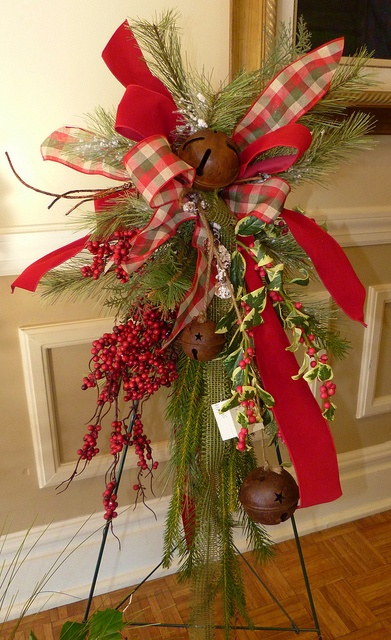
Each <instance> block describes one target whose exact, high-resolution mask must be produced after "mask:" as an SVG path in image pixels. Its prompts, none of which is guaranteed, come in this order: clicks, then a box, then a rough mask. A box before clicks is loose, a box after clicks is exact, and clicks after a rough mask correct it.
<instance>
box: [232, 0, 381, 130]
mask: <svg viewBox="0 0 391 640" xmlns="http://www.w3.org/2000/svg"><path fill="white" fill-rule="evenodd" d="M353 4H354V5H355V6H356V7H357V10H361V12H362V13H364V9H365V8H367V7H368V5H369V4H373V5H374V6H375V8H377V9H380V5H384V6H383V7H382V10H383V11H384V12H385V13H384V15H385V17H386V18H387V19H388V20H391V0H381V2H378V0H360V1H359V2H356V0H355V1H354V2H353ZM311 5H312V9H311V10H310V11H308V10H307V8H308V6H310V8H311ZM321 6H322V7H323V6H324V8H325V10H326V11H327V21H326V18H325V15H323V14H322V13H320V12H321V8H320V7H321ZM336 7H340V9H341V10H345V9H346V7H345V3H341V2H339V1H338V2H335V1H334V0H325V1H322V2H320V1H319V2H316V3H314V2H309V1H308V0H231V74H232V75H234V74H235V73H237V71H238V70H239V69H240V68H245V69H247V70H248V71H250V70H253V69H257V68H259V66H260V63H261V61H262V60H263V59H264V58H265V57H266V56H267V55H268V51H267V42H268V40H269V39H270V38H271V37H273V36H275V35H276V33H277V30H278V26H279V24H280V23H281V22H284V23H285V24H291V25H293V31H294V27H295V25H296V23H297V19H298V16H299V15H301V14H300V13H299V11H301V12H302V15H303V17H304V18H305V20H306V22H307V24H308V26H309V30H310V31H311V24H310V21H311V22H312V30H313V32H314V33H315V32H316V31H317V32H318V33H316V37H319V38H320V39H322V37H323V38H324V36H326V37H325V39H323V41H327V39H332V38H333V37H338V36H339V35H344V34H340V33H339V31H340V30H341V27H343V24H344V23H343V21H342V18H341V16H340V15H339V13H337V10H336ZM384 7H385V8H384ZM314 8H315V11H314ZM387 8H388V9H387ZM333 9H334V12H333ZM322 10H323V9H322ZM306 13H307V15H306ZM346 15H347V14H346V13H345V16H346ZM358 17H359V18H360V19H357V20H356V22H355V24H354V25H353V24H351V25H350V32H349V34H348V37H349V46H352V47H354V46H355V45H356V43H359V44H363V43H364V42H365V35H366V33H365V28H364V27H365V20H364V18H365V17H366V16H364V15H361V17H360V16H358ZM350 22H351V23H352V20H351V21H350ZM326 23H327V34H328V35H326V33H325V30H324V29H323V26H324V25H325V24H326ZM382 23H385V21H384V20H383V21H382V20H380V24H382ZM347 24H348V16H347V17H346V22H345V27H346V28H347ZM316 25H318V26H319V25H321V27H322V28H320V29H317V27H316ZM360 26H361V32H360ZM377 26H378V31H376V29H375V28H374V27H373V26H371V27H370V29H369V30H368V31H367V33H371V34H372V36H374V39H372V40H371V41H370V42H369V43H368V48H369V47H370V46H373V44H372V43H373V42H376V41H379V42H380V41H382V40H386V43H385V45H384V47H385V48H384V47H383V48H379V49H378V50H379V52H380V54H381V55H389V58H373V59H372V60H371V61H370V62H369V63H368V66H370V67H371V68H373V70H374V74H375V77H376V82H377V84H376V86H373V87H370V88H368V89H367V90H365V91H364V92H363V93H362V94H361V96H360V97H359V99H358V100H357V103H356V105H355V107H357V108H359V109H360V111H364V112H368V113H371V114H372V115H373V116H374V117H375V118H376V121H377V122H376V127H375V133H376V134H391V52H390V53H388V46H390V48H391V44H390V42H389V41H388V43H387V38H388V40H389V37H390V36H389V33H390V31H389V30H388V28H387V24H383V27H384V30H385V37H383V36H384V33H382V32H380V30H379V24H378V25H377ZM383 27H382V28H383ZM314 46H316V44H315V45H314ZM375 50H376V49H375Z"/></svg>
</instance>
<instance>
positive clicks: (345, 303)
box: [281, 209, 365, 325]
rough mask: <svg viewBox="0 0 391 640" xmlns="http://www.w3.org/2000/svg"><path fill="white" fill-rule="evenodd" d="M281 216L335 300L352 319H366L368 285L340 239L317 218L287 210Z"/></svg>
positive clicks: (358, 320)
mask: <svg viewBox="0 0 391 640" xmlns="http://www.w3.org/2000/svg"><path fill="white" fill-rule="evenodd" d="M281 216H282V217H283V218H284V220H285V222H286V223H287V225H288V227H289V230H290V232H291V233H292V235H293V236H294V238H295V240H296V242H297V243H298V244H299V245H300V246H301V247H302V248H303V249H304V251H305V252H306V254H307V255H308V256H309V257H310V258H311V260H312V262H313V265H314V267H315V269H316V271H317V273H318V275H319V278H320V279H321V280H322V282H323V284H324V286H325V287H326V289H327V290H328V291H329V293H330V294H331V296H332V297H333V299H334V300H335V302H336V303H337V305H338V306H339V307H341V309H342V310H343V311H344V312H345V313H346V315H348V316H349V317H350V318H352V320H356V321H357V322H361V323H362V324H364V325H365V322H364V312H363V308H364V302H365V288H364V286H363V285H362V284H361V282H360V280H359V279H358V277H357V276H356V274H355V272H354V270H353V267H352V265H351V264H350V262H349V260H348V259H347V257H346V255H345V253H344V252H343V250H342V249H341V247H340V246H339V244H338V242H337V241H336V240H334V238H333V237H332V236H330V235H329V234H328V233H327V231H325V230H324V229H322V227H320V226H319V225H318V224H317V223H316V222H315V221H314V220H311V218H307V216H305V215H303V214H302V213H299V212H297V211H290V210H289V209H284V210H283V212H282V214H281Z"/></svg>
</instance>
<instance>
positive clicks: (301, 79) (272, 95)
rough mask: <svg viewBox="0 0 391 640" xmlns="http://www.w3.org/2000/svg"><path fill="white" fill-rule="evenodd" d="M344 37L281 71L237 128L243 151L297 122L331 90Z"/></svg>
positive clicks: (237, 136) (235, 138) (236, 140)
mask: <svg viewBox="0 0 391 640" xmlns="http://www.w3.org/2000/svg"><path fill="white" fill-rule="evenodd" d="M343 45H344V41H343V38H338V39H336V40H332V41H330V42H328V43H326V44H324V45H322V46H321V47H318V48H317V49H313V50H312V51H310V52H309V53H306V54H305V55H303V56H302V57H301V58H298V59H297V60H295V61H294V62H292V63H291V64H289V65H288V66H287V67H285V69H283V70H282V71H280V72H279V73H278V74H277V75H276V76H275V77H274V78H273V80H272V81H271V82H270V83H269V84H268V86H267V87H266V89H264V91H262V93H261V94H260V95H259V96H258V98H257V99H256V100H255V102H254V104H253V105H252V106H251V107H250V109H249V110H248V111H247V113H246V115H245V116H244V117H243V118H242V119H241V121H240V122H239V123H238V124H237V125H236V127H235V131H234V134H233V139H234V141H235V142H236V144H237V145H239V147H240V149H243V148H244V147H245V146H247V145H248V144H250V143H251V142H253V141H254V140H257V139H259V138H261V136H264V135H265V134H266V133H269V131H274V130H275V129H277V128H280V127H283V126H285V125H287V124H292V123H294V122H296V121H297V120H298V119H299V118H300V117H301V116H302V115H304V114H305V113H306V112H307V111H308V110H309V109H311V107H312V106H313V105H314V104H316V103H317V102H318V101H319V100H320V98H322V96H324V94H325V93H326V92H327V91H328V89H329V87H330V82H331V79H332V77H333V74H334V72H335V70H336V68H337V66H338V63H339V61H340V59H341V56H342V51H343Z"/></svg>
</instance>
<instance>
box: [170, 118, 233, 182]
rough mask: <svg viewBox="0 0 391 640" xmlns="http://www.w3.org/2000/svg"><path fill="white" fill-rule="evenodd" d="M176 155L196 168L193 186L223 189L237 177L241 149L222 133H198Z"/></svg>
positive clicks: (202, 131)
mask: <svg viewBox="0 0 391 640" xmlns="http://www.w3.org/2000/svg"><path fill="white" fill-rule="evenodd" d="M177 155H178V156H179V157H180V158H181V159H182V160H184V161H185V162H187V164H189V165H190V166H191V167H194V168H195V170H196V177H195V180H194V186H195V187H196V188H198V189H203V190H205V191H212V190H213V189H222V188H223V187H226V186H228V185H229V184H232V183H233V182H235V180H236V178H237V177H238V174H239V168H240V161H239V148H238V147H237V145H236V144H235V143H234V142H233V140H231V138H229V136H227V135H226V134H225V133H223V132H222V131H213V130H212V129H201V130H200V131H196V133H193V134H192V135H191V136H190V137H189V138H188V139H187V140H186V141H185V142H184V143H183V144H182V145H181V146H180V147H179V149H178V151H177Z"/></svg>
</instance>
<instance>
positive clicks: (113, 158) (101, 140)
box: [63, 107, 135, 170]
mask: <svg viewBox="0 0 391 640" xmlns="http://www.w3.org/2000/svg"><path fill="white" fill-rule="evenodd" d="M85 121H86V127H87V129H86V130H84V129H75V130H74V132H73V133H74V135H77V136H78V140H77V141H74V142H67V143H66V144H65V145H64V149H63V152H64V153H66V154H67V156H68V158H69V160H74V159H77V160H80V158H82V159H83V160H84V161H85V162H90V161H92V162H100V161H101V160H102V157H104V158H105V161H106V162H107V163H108V164H110V166H112V167H114V168H116V169H122V170H123V168H124V166H123V158H124V156H125V154H126V153H127V152H128V151H129V149H131V148H132V146H133V145H134V144H135V142H134V141H132V140H129V139H128V138H125V137H124V136H121V135H120V134H119V133H117V132H116V131H115V129H114V125H115V112H114V110H111V111H109V110H105V109H104V108H103V107H98V108H97V109H96V110H95V112H94V113H92V114H87V115H86V116H85ZM89 132H91V133H93V134H94V138H93V139H92V140H91V136H90V135H89Z"/></svg>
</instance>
